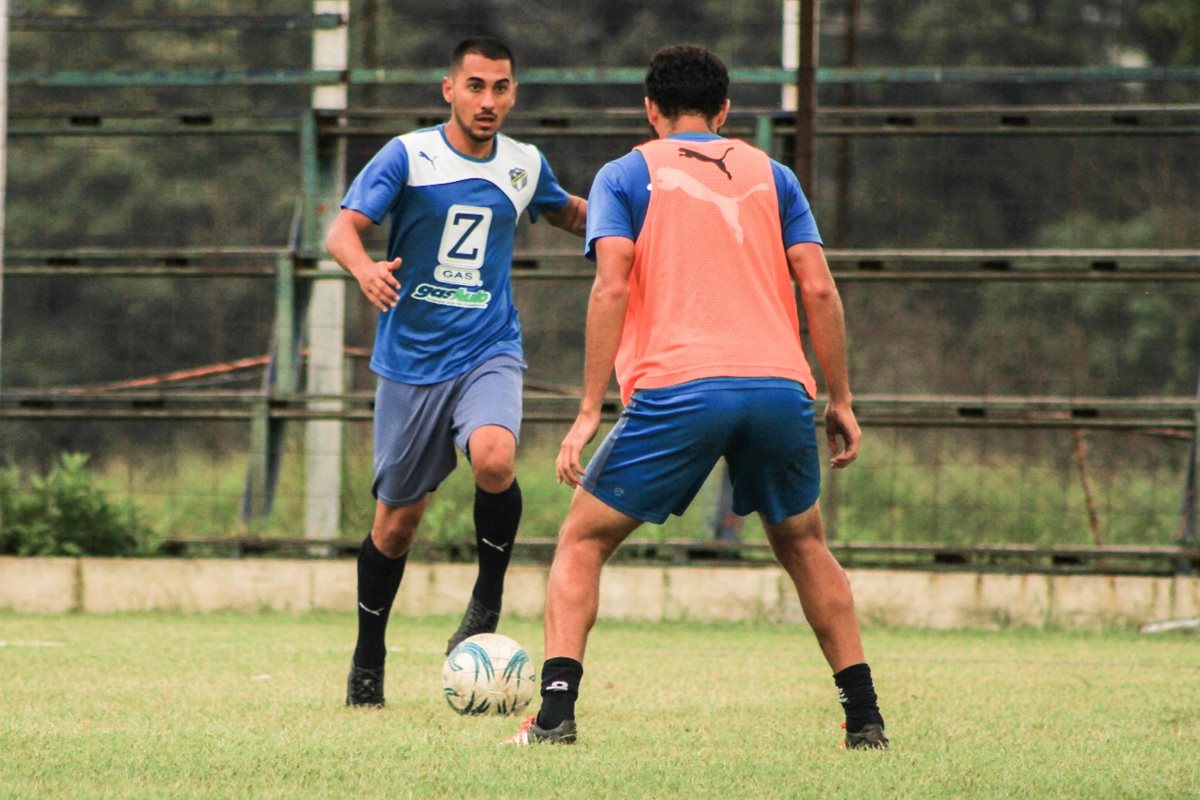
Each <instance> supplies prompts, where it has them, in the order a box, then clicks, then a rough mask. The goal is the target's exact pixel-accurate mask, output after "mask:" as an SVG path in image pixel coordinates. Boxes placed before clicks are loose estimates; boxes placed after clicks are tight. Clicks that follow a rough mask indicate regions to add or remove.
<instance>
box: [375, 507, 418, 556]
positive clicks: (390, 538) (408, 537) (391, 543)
mask: <svg viewBox="0 0 1200 800" xmlns="http://www.w3.org/2000/svg"><path fill="white" fill-rule="evenodd" d="M420 521H421V517H420V515H419V514H415V513H414V514H393V515H389V516H388V517H387V518H385V519H383V520H377V521H376V523H375V527H374V528H373V529H372V531H371V538H372V540H374V542H375V549H376V550H378V551H379V552H380V553H382V554H383V555H385V556H387V557H388V558H399V557H400V556H402V555H404V554H405V553H407V552H408V551H409V549H411V548H412V543H413V540H415V539H416V538H417V525H418V523H419V522H420Z"/></svg>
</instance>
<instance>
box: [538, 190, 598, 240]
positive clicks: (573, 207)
mask: <svg viewBox="0 0 1200 800" xmlns="http://www.w3.org/2000/svg"><path fill="white" fill-rule="evenodd" d="M587 206H588V204H587V200H584V199H583V198H582V197H576V196H575V195H570V197H569V199H568V200H567V204H566V205H565V206H563V207H562V208H560V209H559V210H558V211H543V212H542V217H544V218H545V220H546V222H549V223H550V224H551V225H553V226H554V227H556V228H562V229H563V230H564V231H566V232H567V233H573V234H575V235H576V236H583V234H584V231H586V230H587Z"/></svg>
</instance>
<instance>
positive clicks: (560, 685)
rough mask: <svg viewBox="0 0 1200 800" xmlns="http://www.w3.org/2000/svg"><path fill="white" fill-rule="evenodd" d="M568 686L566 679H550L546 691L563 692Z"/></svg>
mask: <svg viewBox="0 0 1200 800" xmlns="http://www.w3.org/2000/svg"><path fill="white" fill-rule="evenodd" d="M570 688H571V687H570V685H568V684H567V682H566V681H551V682H550V684H549V685H548V686H547V687H546V691H547V692H565V691H567V690H569V689H570Z"/></svg>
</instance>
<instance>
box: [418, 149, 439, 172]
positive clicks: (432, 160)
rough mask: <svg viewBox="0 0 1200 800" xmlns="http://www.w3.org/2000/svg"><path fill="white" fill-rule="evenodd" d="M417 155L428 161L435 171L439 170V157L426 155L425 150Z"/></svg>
mask: <svg viewBox="0 0 1200 800" xmlns="http://www.w3.org/2000/svg"><path fill="white" fill-rule="evenodd" d="M417 155H418V156H420V157H421V158H423V159H425V160H426V161H428V162H429V166H431V167H433V168H434V169H437V156H431V155H429V153H426V152H425V151H424V150H422V151H420V152H419V153H417Z"/></svg>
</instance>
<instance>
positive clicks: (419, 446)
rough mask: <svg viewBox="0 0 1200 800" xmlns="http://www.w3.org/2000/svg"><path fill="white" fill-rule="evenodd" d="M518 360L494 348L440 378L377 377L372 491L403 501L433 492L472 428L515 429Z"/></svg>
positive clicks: (389, 501) (464, 447)
mask: <svg viewBox="0 0 1200 800" xmlns="http://www.w3.org/2000/svg"><path fill="white" fill-rule="evenodd" d="M524 369H525V365H524V363H522V361H521V360H520V359H518V358H516V357H515V356H510V355H499V356H494V357H492V358H489V359H488V360H486V361H484V362H483V363H482V364H479V365H478V366H476V367H473V368H472V369H470V370H468V371H467V372H465V373H463V374H462V375H459V376H458V377H457V378H451V379H450V380H448V381H443V382H441V383H431V384H428V385H416V384H409V383H397V382H396V381H392V380H388V379H387V378H384V377H380V378H379V381H378V383H377V384H376V387H375V481H374V483H373V484H372V485H371V493H372V494H373V495H375V499H377V500H379V501H380V502H382V503H384V504H385V505H389V506H407V505H410V504H412V503H415V502H417V501H418V500H420V499H421V498H422V497H424V496H425V495H426V494H428V493H429V492H432V491H433V490H434V489H436V488H437V487H438V486H440V485H441V483H442V481H444V480H445V479H446V476H448V475H449V474H450V473H451V472H453V471H454V467H455V466H456V465H457V464H458V456H457V454H456V453H455V452H454V450H455V447H457V448H458V449H459V450H461V451H462V452H463V453H466V455H467V458H468V459H469V458H470V457H471V454H470V453H469V452H468V451H467V442H468V441H469V440H470V438H471V434H472V433H474V432H475V431H476V430H477V429H478V428H481V427H483V426H484V425H499V426H500V427H502V428H507V429H508V430H510V431H512V435H513V437H514V438H516V439H519V438H520V434H521V384H522V381H523V372H524Z"/></svg>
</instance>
